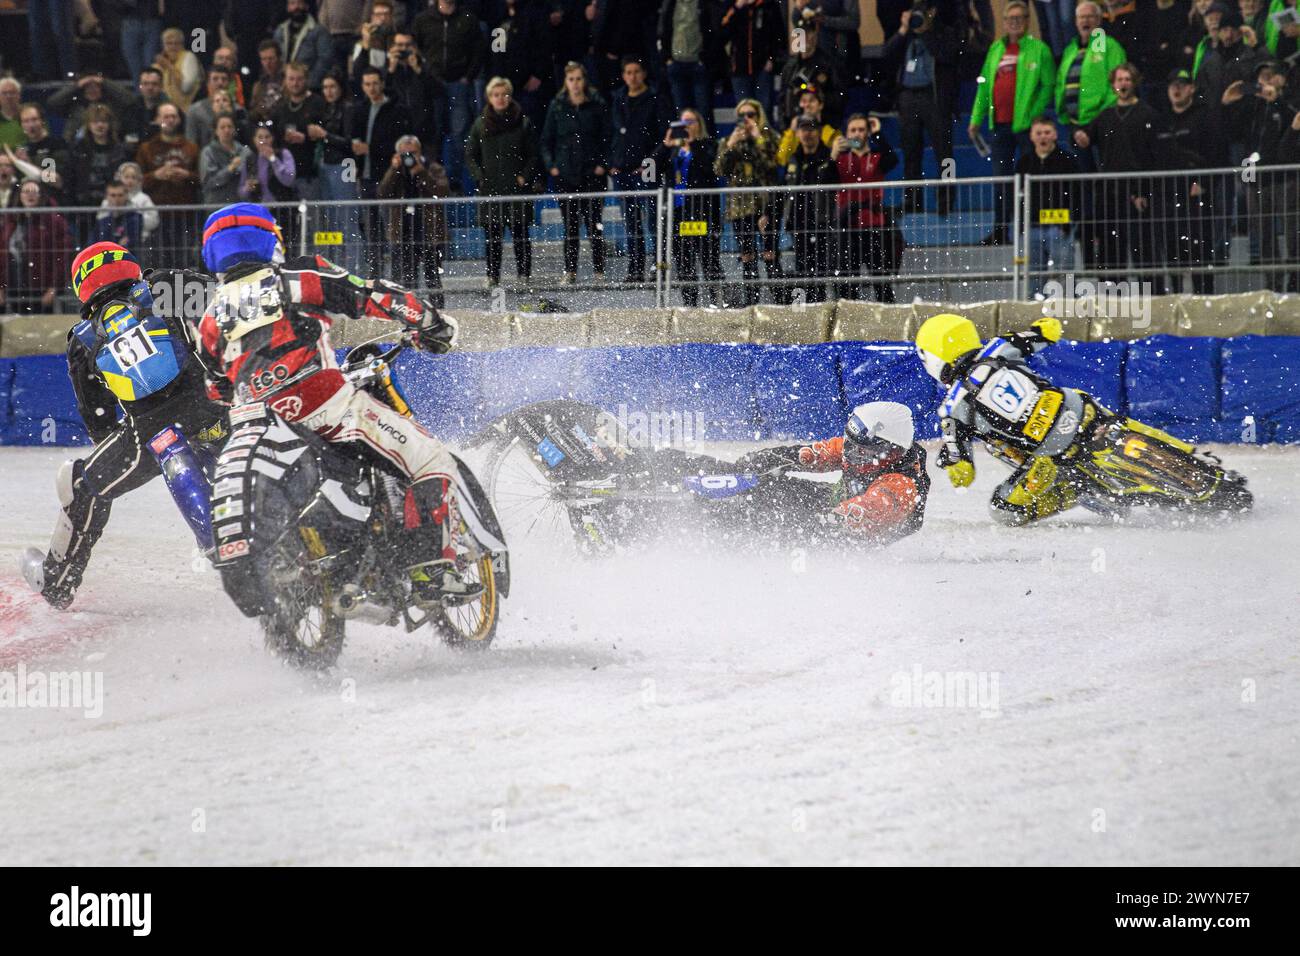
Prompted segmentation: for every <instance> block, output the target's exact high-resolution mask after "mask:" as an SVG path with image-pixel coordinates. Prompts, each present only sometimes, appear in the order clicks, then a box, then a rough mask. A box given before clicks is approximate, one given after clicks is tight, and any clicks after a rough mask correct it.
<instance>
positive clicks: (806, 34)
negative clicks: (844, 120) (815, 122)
mask: <svg viewBox="0 0 1300 956" xmlns="http://www.w3.org/2000/svg"><path fill="white" fill-rule="evenodd" d="M781 89H782V90H783V91H784V93H783V96H782V103H781V116H782V122H788V123H791V124H793V123H794V121H795V120H797V119H798V118H799V117H800V116H802V115H803V109H802V107H801V106H799V101H800V99H802V98H803V94H804V92H805V91H807V90H809V89H814V90H816V91H817V95H818V96H819V97H820V98H821V102H822V112H823V113H824V114H825V116H826V122H827V123H829V124H831V125H832V126H834V125H835V124H837V123H838V122H839V121H840V117H841V115H842V112H843V108H844V93H845V91H846V90H847V89H848V81H847V80H846V79H845V74H844V69H843V68H842V67H841V66H840V62H839V59H838V58H837V57H836V56H835V54H834V53H833V52H831V51H829V50H827V49H826V48H825V47H824V46H823V45H822V40H821V28H820V26H819V25H818V21H817V19H816V17H813V18H811V19H805V20H802V21H800V22H799V23H796V24H795V26H794V28H793V30H792V31H791V33H790V56H789V57H788V58H787V59H786V61H785V65H784V66H783V67H782V68H781Z"/></svg>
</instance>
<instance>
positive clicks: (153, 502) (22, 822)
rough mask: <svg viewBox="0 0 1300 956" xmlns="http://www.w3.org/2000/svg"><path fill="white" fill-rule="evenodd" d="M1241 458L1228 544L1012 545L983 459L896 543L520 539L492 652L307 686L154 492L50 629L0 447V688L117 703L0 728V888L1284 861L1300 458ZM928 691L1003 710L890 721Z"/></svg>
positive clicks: (1101, 539) (392, 651)
mask: <svg viewBox="0 0 1300 956" xmlns="http://www.w3.org/2000/svg"><path fill="white" fill-rule="evenodd" d="M731 450H733V451H734V450H736V449H731ZM1221 451H1222V454H1223V456H1224V458H1225V461H1226V462H1227V463H1228V464H1230V465H1232V466H1234V467H1237V468H1239V469H1240V470H1241V471H1242V472H1243V473H1245V474H1246V475H1247V476H1248V477H1249V478H1250V480H1251V485H1252V487H1253V489H1254V490H1255V493H1256V497H1257V501H1258V507H1257V510H1256V512H1255V514H1254V515H1253V516H1252V517H1250V518H1249V519H1248V520H1245V521H1242V522H1239V523H1236V524H1232V525H1228V526H1226V527H1218V526H1211V527H1200V526H1194V527H1171V526H1169V522H1167V521H1164V522H1158V521H1146V522H1139V523H1138V524H1137V526H1129V527H1120V528H1114V527H1106V526H1102V525H1100V524H1098V523H1097V522H1096V521H1095V520H1094V519H1092V518H1090V517H1088V516H1082V517H1080V518H1079V519H1078V520H1077V521H1063V520H1055V521H1052V522H1050V523H1049V524H1047V525H1044V526H1042V527H1039V528H1034V529H1028V530H1020V531H1013V530H1009V529H1003V528H999V527H995V526H993V525H992V523H991V521H990V520H989V518H988V517H987V514H986V511H985V502H986V501H987V498H988V495H989V492H990V491H991V489H992V486H993V484H994V483H995V482H996V481H997V480H999V478H1000V476H1001V475H1002V474H1004V471H1003V470H1002V469H1001V468H1000V467H999V466H997V465H996V464H995V463H993V462H992V461H990V460H988V459H983V458H982V459H981V461H980V465H981V473H980V477H979V479H978V480H977V482H976V485H975V487H974V489H973V490H972V491H971V492H970V493H966V494H958V493H956V492H954V491H953V490H952V489H951V488H949V487H948V485H947V482H946V481H945V480H944V479H943V477H942V475H940V474H936V475H935V479H936V481H935V487H934V493H933V497H932V504H931V508H930V512H929V516H928V518H927V522H926V527H925V529H924V530H923V531H922V533H921V534H920V535H918V536H916V537H914V538H912V539H910V540H908V541H905V542H903V543H901V544H899V545H897V546H895V547H893V548H891V549H889V550H887V551H884V552H873V553H862V554H857V555H844V554H828V553H821V552H818V551H816V550H809V551H808V553H806V554H802V555H801V554H798V553H790V552H789V551H781V552H772V551H765V550H763V549H761V548H756V549H755V550H753V551H752V552H748V553H743V552H738V551H735V550H731V551H728V552H725V553H720V552H716V551H713V552H711V551H708V550H703V551H700V550H695V551H688V552H683V551H682V550H680V549H677V548H667V547H661V548H658V549H656V550H652V551H649V552H643V553H640V554H635V555H622V556H619V557H616V558H613V559H611V560H607V561H603V562H596V563H593V562H587V561H580V560H578V559H576V558H575V557H573V556H572V554H571V552H569V551H568V549H566V548H564V547H563V546H562V543H557V542H546V541H540V542H537V543H527V544H525V543H520V544H519V545H518V546H517V548H516V553H515V582H516V583H515V590H514V592H513V593H512V595H511V597H510V599H509V601H507V602H506V605H505V617H504V619H503V622H502V625H501V629H500V632H499V636H498V638H497V643H496V645H495V646H494V647H493V648H492V649H491V650H490V651H489V652H488V653H487V654H485V655H479V656H467V655H460V654H456V653H454V652H452V651H450V650H447V649H445V648H443V647H441V646H439V645H435V644H433V643H431V640H430V639H429V638H427V637H422V636H406V635H401V634H399V633H397V632H394V631H388V630H385V629H382V628H365V627H359V626H357V627H352V628H351V636H350V638H349V643H348V645H347V647H346V648H345V650H344V652H343V657H342V659H341V661H340V665H339V667H338V669H337V670H336V672H334V673H332V674H330V675H329V676H328V677H325V678H313V677H311V676H309V675H304V674H301V673H296V672H294V671H292V670H288V669H286V668H284V667H282V666H280V665H279V664H277V663H276V662H275V661H274V660H272V659H271V658H269V657H267V656H266V655H265V654H264V652H263V651H262V649H261V645H260V637H259V634H258V632H257V628H256V624H255V622H251V621H247V620H245V619H243V618H242V617H240V616H239V614H238V613H237V612H236V611H235V610H234V608H233V607H232V606H231V604H230V603H229V601H227V600H226V599H225V597H224V596H223V594H222V593H221V590H220V585H219V581H218V578H217V576H216V574H215V573H214V572H212V571H211V570H210V569H207V568H206V566H205V565H204V563H203V562H202V561H201V559H197V558H196V555H195V553H194V549H193V543H192V539H191V538H190V537H189V533H188V531H187V530H186V528H185V525H184V523H183V522H182V520H181V518H180V517H179V515H178V514H177V513H176V511H175V509H174V507H173V506H172V505H171V503H170V499H169V498H168V497H167V494H166V491H165V489H164V487H163V486H162V484H161V482H155V483H153V484H151V485H150V486H149V487H147V488H145V489H142V490H141V491H138V492H135V493H133V494H132V495H130V496H128V497H127V498H125V499H123V500H121V501H120V502H119V503H118V504H117V505H115V507H114V512H113V518H112V521H111V523H110V525H109V528H108V531H107V533H106V534H105V536H104V538H103V540H102V541H101V542H100V546H99V548H98V550H97V551H96V554H95V559H94V561H93V563H92V565H91V567H90V570H89V572H88V575H87V581H86V584H85V586H84V588H83V590H82V592H81V594H80V595H79V596H78V599H77V602H76V604H75V605H74V610H73V611H71V612H68V613H65V614H58V613H57V612H54V611H51V610H48V609H47V608H45V606H44V605H43V604H42V603H40V602H39V601H38V600H36V599H34V598H33V597H32V596H31V595H29V594H26V593H25V592H24V589H23V587H22V585H21V583H20V581H19V579H18V576H17V572H16V570H15V565H14V561H13V557H14V556H15V555H17V553H18V552H19V551H20V550H21V548H22V547H24V546H27V545H30V544H43V543H44V542H45V541H46V540H47V539H48V534H49V531H50V527H51V525H52V522H53V519H54V513H55V496H54V490H53V478H54V472H55V469H56V467H57V464H58V462H59V461H60V460H62V458H63V457H65V453H64V452H61V451H56V450H41V449H3V450H0V554H3V555H5V556H6V557H4V565H3V567H2V568H0V671H9V672H13V671H14V670H15V668H16V667H17V666H18V664H19V662H21V663H22V665H23V666H24V667H25V668H27V669H28V670H29V671H30V670H45V671H55V670H71V669H77V670H94V671H101V672H102V673H103V682H104V683H103V687H104V695H105V703H104V712H103V716H102V717H100V718H98V719H87V718H85V717H84V716H83V715H82V713H81V712H80V711H75V710H60V709H41V710H33V709H0V765H2V766H3V767H4V770H5V773H4V783H3V797H2V798H0V828H2V830H0V832H3V834H4V839H3V840H0V862H3V863H5V864H34V863H42V864H45V863H87V864H90V863H94V864H117V863H125V864H132V863H229V864H233V863H254V864H275V863H554V862H564V863H708V862H726V863H769V862H770V863H776V862H779V863H878V864H931V863H962V864H1013V863H1038V864H1110V863H1119V864H1124V863H1145V864H1210V863H1225V864H1264V863H1269V864H1285V863H1290V864H1295V863H1300V825H1298V820H1300V800H1298V799H1297V797H1298V796H1300V742H1298V740H1297V736H1298V734H1300V731H1298V730H1297V727H1300V693H1298V692H1300V680H1298V678H1297V671H1298V668H1300V649H1298V641H1297V635H1298V634H1300V601H1297V596H1298V595H1297V591H1298V590H1300V586H1298V582H1300V557H1297V545H1296V542H1297V540H1300V516H1298V515H1297V504H1298V503H1300V502H1298V501H1297V499H1298V498H1300V494H1298V492H1300V478H1298V477H1297V471H1298V469H1300V449H1290V450H1283V449H1278V448H1239V447H1231V448H1225V449H1222V450H1221ZM918 672H919V673H920V675H921V677H922V682H924V680H926V679H931V678H928V677H927V675H930V674H934V673H938V674H940V675H942V674H944V673H945V672H971V673H974V674H976V675H978V676H982V677H983V678H984V680H985V684H984V687H985V690H986V692H987V693H986V696H985V698H984V700H983V703H984V704H985V706H984V707H983V708H981V707H978V706H974V707H968V706H945V707H906V706H897V704H898V703H901V700H900V699H899V696H900V683H899V682H900V681H907V682H909V683H908V686H910V681H911V679H912V675H913V674H915V673H918ZM994 675H996V677H995V676H994ZM994 679H996V691H997V694H996V701H994V700H993V699H992V696H991V694H992V691H993V689H994V685H993V683H992V681H993V680H994ZM921 689H922V688H921V687H918V688H917V690H918V692H919V691H920V690H921ZM948 702H949V703H950V704H951V703H953V701H952V700H951V699H950V700H949V701H948ZM977 703H978V701H977ZM993 703H996V716H992V715H989V716H982V713H989V714H991V713H992V711H993V710H994V709H995V708H994V707H993V706H991V704H993ZM196 831H197V832H196Z"/></svg>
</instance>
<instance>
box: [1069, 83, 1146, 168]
mask: <svg viewBox="0 0 1300 956" xmlns="http://www.w3.org/2000/svg"><path fill="white" fill-rule="evenodd" d="M1165 122H1166V120H1165V117H1163V116H1161V114H1160V113H1158V112H1157V111H1156V110H1155V108H1154V107H1152V106H1150V105H1149V104H1147V103H1144V102H1142V101H1141V100H1139V101H1138V102H1136V103H1134V104H1132V105H1131V106H1119V105H1115V106H1108V107H1106V109H1104V110H1102V111H1101V112H1100V113H1098V114H1097V118H1096V119H1094V120H1093V121H1092V122H1091V123H1089V124H1088V125H1087V126H1085V127H1084V130H1085V131H1086V132H1087V134H1088V137H1089V139H1091V140H1092V145H1093V146H1095V147H1096V148H1097V152H1098V155H1099V156H1100V158H1101V171H1102V172H1103V173H1120V172H1143V171H1147V170H1153V169H1162V168H1164V167H1165V165H1166V163H1165V161H1164V159H1163V158H1162V157H1161V156H1160V149H1159V146H1158V145H1157V144H1158V137H1159V135H1160V133H1161V132H1162V131H1163V129H1164V126H1165Z"/></svg>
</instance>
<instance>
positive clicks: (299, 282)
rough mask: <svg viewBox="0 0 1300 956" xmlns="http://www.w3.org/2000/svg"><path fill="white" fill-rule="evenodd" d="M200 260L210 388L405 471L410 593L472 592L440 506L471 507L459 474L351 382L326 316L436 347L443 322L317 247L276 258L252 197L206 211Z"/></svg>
mask: <svg viewBox="0 0 1300 956" xmlns="http://www.w3.org/2000/svg"><path fill="white" fill-rule="evenodd" d="M203 261H204V262H205V263H206V264H207V266H208V268H209V269H211V270H212V271H213V272H215V273H217V274H218V276H219V278H220V280H221V286H220V288H219V290H218V292H217V294H216V296H215V297H214V299H213V301H212V303H211V304H210V305H209V307H208V310H207V313H206V314H205V315H204V316H203V321H202V323H201V325H200V337H201V344H202V348H203V350H204V352H205V353H206V354H207V355H208V357H209V359H210V361H211V364H212V365H213V366H214V367H215V368H217V369H219V371H220V375H221V376H222V377H221V378H220V379H219V380H217V381H215V382H213V383H212V387H213V389H214V391H215V392H216V393H217V394H219V395H220V397H221V398H223V399H225V400H227V401H232V402H233V403H234V404H237V405H242V404H249V403H264V404H265V405H266V406H268V407H269V408H270V409H271V410H272V411H274V412H276V413H277V414H278V415H280V416H281V417H282V418H284V419H285V420H287V421H290V422H295V423H297V424H299V425H302V426H305V427H307V428H310V429H312V430H313V431H315V432H316V434H318V435H320V436H321V437H322V438H324V439H326V440H328V441H331V442H349V443H353V444H355V445H356V446H359V448H361V449H364V451H365V452H366V453H369V454H373V455H377V456H379V457H380V458H382V459H383V460H384V461H385V462H387V463H388V464H389V465H391V466H392V467H394V468H396V469H397V471H398V472H399V473H400V474H402V475H404V476H405V477H406V478H407V479H408V480H409V482H410V483H409V485H408V486H407V490H406V502H405V508H404V515H405V531H404V534H405V537H406V539H407V544H406V547H405V551H406V553H407V554H408V555H409V559H410V567H409V571H410V574H411V581H412V589H413V592H414V595H415V603H416V604H418V605H425V606H432V605H435V604H440V603H450V602H459V601H466V600H472V599H473V598H474V597H475V596H476V595H477V594H478V593H479V592H480V591H481V590H482V586H481V585H479V584H474V583H467V582H465V581H464V580H463V579H462V578H461V576H460V574H459V572H458V571H457V570H456V568H455V566H454V564H453V558H454V556H455V551H454V549H453V547H452V534H453V524H452V519H451V515H452V514H453V512H454V509H455V508H457V507H472V505H471V504H470V502H469V499H468V496H466V495H464V494H460V495H453V488H454V487H455V486H457V485H459V484H462V482H461V481H460V479H459V472H458V468H457V465H456V463H455V461H454V460H453V458H452V457H451V455H450V454H449V453H448V452H447V450H446V449H445V448H444V447H443V445H442V443H441V442H439V441H438V439H436V438H434V437H433V436H432V435H431V434H429V433H428V432H427V431H425V430H424V429H423V428H421V427H420V426H419V425H418V424H416V423H415V422H414V421H413V420H412V419H410V418H406V417H404V416H402V415H400V414H398V413H397V412H395V411H393V410H392V409H391V408H389V407H388V406H387V405H385V404H383V403H382V402H380V401H378V400H377V399H375V398H373V397H372V396H370V395H368V394H366V393H365V392H362V391H359V390H357V389H356V388H354V387H353V386H352V385H351V384H350V383H349V382H348V381H347V380H346V379H345V378H344V377H343V373H342V372H341V371H340V370H339V367H338V362H337V361H336V359H335V355H334V346H333V345H332V344H331V343H330V337H329V331H330V327H331V325H332V324H333V322H334V321H336V320H338V319H343V318H349V319H352V318H377V319H391V320H394V321H397V322H399V323H401V324H403V325H405V326H406V327H407V328H408V329H410V330H411V332H412V333H414V342H415V344H416V346H417V347H419V348H421V349H424V350H427V351H430V352H437V353H441V352H446V351H448V350H449V349H451V348H452V346H453V344H454V342H455V337H456V325H455V322H454V321H453V320H451V319H450V318H443V317H442V316H440V315H439V314H438V312H437V310H435V309H434V308H433V307H432V306H430V305H429V304H427V303H426V302H424V301H422V300H421V299H420V298H419V297H418V296H416V295H415V294H414V293H412V292H410V291H408V290H406V289H404V288H402V287H401V286H399V285H396V284H395V283H392V282H389V281H387V280H385V279H369V280H366V279H361V278H360V277H358V276H354V275H351V274H350V273H348V272H347V271H346V270H344V269H341V268H339V267H338V266H336V265H334V264H333V263H331V262H329V261H328V260H327V259H325V258H324V257H322V256H304V257H300V258H295V259H293V260H291V261H289V262H286V261H285V258H284V246H283V243H282V240H281V235H280V229H279V226H278V225H276V222H275V219H274V217H272V215H271V213H270V212H269V211H268V210H267V209H266V208H264V207H262V206H258V205H255V204H253V203H236V204H235V205H232V206H227V207H225V208H224V209H220V210H218V211H217V212H215V213H213V214H212V215H211V216H209V217H208V220H207V223H206V224H205V226H204V231H203Z"/></svg>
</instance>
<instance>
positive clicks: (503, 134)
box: [465, 76, 542, 287]
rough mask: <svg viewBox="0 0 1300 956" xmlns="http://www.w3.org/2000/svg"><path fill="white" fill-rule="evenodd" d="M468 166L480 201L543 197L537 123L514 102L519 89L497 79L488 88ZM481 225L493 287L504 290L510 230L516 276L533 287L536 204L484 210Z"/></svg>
mask: <svg viewBox="0 0 1300 956" xmlns="http://www.w3.org/2000/svg"><path fill="white" fill-rule="evenodd" d="M465 165H466V166H467V167H468V168H469V174H470V176H472V177H473V178H474V181H475V182H477V183H478V194H479V195H480V196H527V195H528V194H529V193H533V192H536V191H537V185H538V183H539V181H540V180H541V176H542V172H541V166H540V162H539V157H538V149H537V133H536V131H535V129H534V127H533V122H532V120H530V119H529V118H528V117H527V116H525V115H524V111H523V109H522V108H521V107H520V106H519V104H518V103H516V102H515V100H514V84H512V83H511V82H510V81H509V80H508V79H506V78H505V77H502V76H494V77H492V79H490V80H488V84H487V106H485V107H483V113H482V115H481V116H479V118H478V119H477V120H475V121H474V125H473V127H472V128H471V129H470V131H469V140H468V142H466V144H465ZM478 217H479V225H480V226H481V227H482V228H483V232H484V237H485V241H486V244H487V277H488V284H489V285H490V286H493V287H496V286H498V285H500V284H501V254H502V246H503V243H504V240H505V232H506V230H507V229H509V230H510V238H511V244H512V245H513V246H514V253H515V271H516V274H517V275H518V276H519V279H520V281H522V282H523V283H525V284H527V282H528V281H529V279H530V278H531V277H532V272H533V245H532V240H531V239H530V238H529V236H528V227H529V225H530V224H531V223H532V220H533V204H532V202H531V201H530V200H528V199H520V200H517V201H512V202H485V203H479V204H478Z"/></svg>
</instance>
